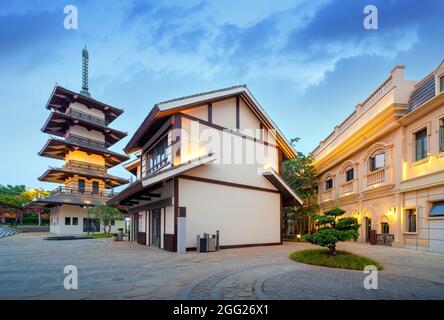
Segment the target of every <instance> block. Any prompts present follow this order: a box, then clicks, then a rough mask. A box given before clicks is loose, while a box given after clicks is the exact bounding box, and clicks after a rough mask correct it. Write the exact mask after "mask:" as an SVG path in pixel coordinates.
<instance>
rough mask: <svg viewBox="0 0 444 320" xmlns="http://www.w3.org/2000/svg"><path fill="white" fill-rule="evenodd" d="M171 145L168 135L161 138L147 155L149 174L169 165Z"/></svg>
mask: <svg viewBox="0 0 444 320" xmlns="http://www.w3.org/2000/svg"><path fill="white" fill-rule="evenodd" d="M170 153H171V145H169V144H168V134H167V135H165V136H164V137H163V138H161V139H160V140H159V141H158V142H157V143H156V144H155V145H154V146H153V147H152V148H151V149H150V150H149V151H148V153H147V154H146V162H147V174H153V173H154V172H156V171H159V170H160V169H162V168H163V167H165V166H166V165H168V163H169V154H170Z"/></svg>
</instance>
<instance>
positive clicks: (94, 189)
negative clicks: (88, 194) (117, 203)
mask: <svg viewBox="0 0 444 320" xmlns="http://www.w3.org/2000/svg"><path fill="white" fill-rule="evenodd" d="M92 193H93V194H99V181H93V182H92Z"/></svg>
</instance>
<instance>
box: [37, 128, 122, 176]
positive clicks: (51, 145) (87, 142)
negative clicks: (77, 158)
mask: <svg viewBox="0 0 444 320" xmlns="http://www.w3.org/2000/svg"><path fill="white" fill-rule="evenodd" d="M74 150H79V151H84V152H86V153H89V154H97V155H101V156H103V157H104V159H105V166H106V167H107V168H111V167H114V166H116V165H118V164H120V163H122V162H124V161H126V160H128V159H129V157H128V156H126V155H124V154H120V153H117V152H113V151H110V150H108V149H107V148H106V147H105V145H104V143H101V142H100V141H95V140H92V139H87V138H83V137H80V136H75V135H70V136H69V137H68V138H66V139H64V140H63V139H58V138H55V137H50V138H49V139H48V142H46V144H45V146H44V147H43V149H42V150H41V151H40V152H39V153H38V154H39V155H40V156H43V157H48V158H53V159H60V160H64V159H65V156H66V155H67V154H68V152H70V151H74Z"/></svg>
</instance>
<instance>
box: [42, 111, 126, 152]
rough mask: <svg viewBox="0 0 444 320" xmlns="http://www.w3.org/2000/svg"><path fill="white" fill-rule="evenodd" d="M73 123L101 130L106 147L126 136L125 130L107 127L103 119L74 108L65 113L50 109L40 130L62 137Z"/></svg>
mask: <svg viewBox="0 0 444 320" xmlns="http://www.w3.org/2000/svg"><path fill="white" fill-rule="evenodd" d="M73 125H79V126H82V127H85V128H87V129H88V130H96V131H99V132H102V133H103V135H104V136H105V142H106V146H107V147H109V146H111V145H113V144H115V143H116V142H118V141H120V140H121V139H123V138H125V137H126V136H127V133H126V132H123V131H119V130H116V129H112V128H109V127H107V126H106V124H105V120H104V119H101V118H98V117H95V116H93V115H90V114H86V113H83V112H81V111H78V110H74V109H69V110H68V111H67V113H62V112H60V111H52V112H51V114H50V115H49V117H48V119H47V120H46V122H45V124H44V126H43V128H42V129H41V130H42V132H45V133H48V134H52V135H56V136H59V137H64V136H65V134H66V132H67V131H68V129H69V127H70V126H73Z"/></svg>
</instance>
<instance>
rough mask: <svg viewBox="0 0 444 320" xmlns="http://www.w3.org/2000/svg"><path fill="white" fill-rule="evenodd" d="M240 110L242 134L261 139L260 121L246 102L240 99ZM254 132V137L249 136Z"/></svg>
mask: <svg viewBox="0 0 444 320" xmlns="http://www.w3.org/2000/svg"><path fill="white" fill-rule="evenodd" d="M239 105H240V109H239V129H240V131H241V132H243V133H245V134H248V135H250V136H253V137H257V138H259V134H258V133H259V131H258V130H259V128H260V121H259V119H258V118H257V117H256V115H255V114H254V113H253V111H251V109H250V107H248V106H247V105H246V103H245V102H244V100H242V99H240V104H239ZM252 131H253V132H254V134H253V135H251V134H249V133H250V132H252Z"/></svg>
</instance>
